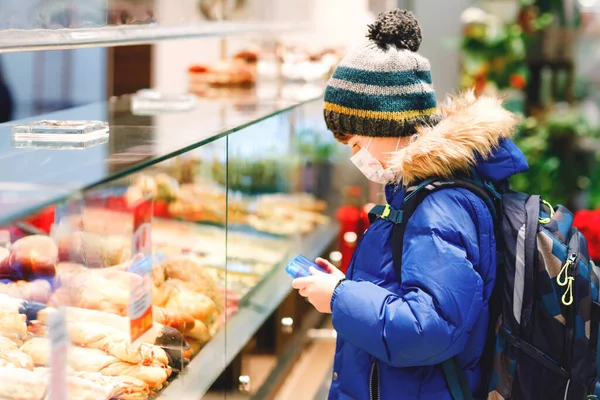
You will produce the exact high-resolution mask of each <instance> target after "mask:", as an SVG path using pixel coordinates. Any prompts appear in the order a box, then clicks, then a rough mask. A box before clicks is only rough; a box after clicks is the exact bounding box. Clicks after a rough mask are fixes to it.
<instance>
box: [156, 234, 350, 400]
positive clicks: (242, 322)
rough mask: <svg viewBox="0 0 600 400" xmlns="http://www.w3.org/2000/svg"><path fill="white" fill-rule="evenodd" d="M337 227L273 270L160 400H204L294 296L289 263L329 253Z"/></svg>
mask: <svg viewBox="0 0 600 400" xmlns="http://www.w3.org/2000/svg"><path fill="white" fill-rule="evenodd" d="M338 231H339V228H338V226H337V225H335V224H329V225H324V226H321V227H319V228H317V229H316V230H315V231H314V232H313V233H312V234H310V235H308V236H306V237H305V238H304V239H303V240H302V242H301V243H299V245H298V246H297V247H295V248H294V249H293V253H294V254H288V255H287V256H286V257H285V258H284V259H283V260H282V261H281V262H279V263H277V264H276V265H274V266H273V268H272V269H271V271H270V272H269V273H268V274H265V276H264V278H263V279H262V280H261V281H260V282H259V283H258V284H257V285H256V287H255V288H253V289H252V290H251V291H250V292H249V293H248V294H247V295H246V296H244V300H243V301H242V302H241V303H240V308H239V311H238V312H237V313H236V314H235V315H233V317H231V318H230V319H229V320H228V321H227V324H226V326H225V329H221V330H220V331H219V332H218V333H217V334H216V335H215V336H214V337H213V338H212V340H211V341H210V342H208V343H207V344H206V345H205V346H204V347H203V348H202V350H201V351H200V353H199V354H198V355H196V357H194V359H192V361H191V362H190V364H189V365H188V366H187V368H186V369H185V370H184V371H183V373H181V374H179V376H178V377H177V379H175V380H174V381H173V382H171V383H170V384H169V386H167V388H166V389H165V390H164V391H163V392H162V393H161V394H160V396H159V398H160V399H167V400H171V399H172V400H187V399H190V400H196V399H199V398H201V397H202V396H203V395H204V394H205V393H206V392H207V391H208V389H209V388H210V387H211V385H212V384H213V383H214V382H215V380H216V379H217V378H218V377H219V375H220V374H221V372H222V371H223V370H225V368H226V367H227V366H228V365H229V363H230V362H231V361H232V360H233V359H234V357H235V356H236V355H237V354H238V353H239V352H240V351H241V350H242V348H243V347H244V346H245V345H246V343H247V342H248V341H249V340H250V339H251V338H252V336H253V335H254V333H255V332H256V331H257V330H258V329H259V328H260V326H261V325H262V324H263V323H264V322H265V320H266V319H267V318H268V317H269V315H271V313H272V312H273V311H274V310H275V309H276V308H277V306H278V305H279V304H280V303H281V302H282V301H283V299H284V298H285V297H286V296H287V295H288V294H289V293H290V292H291V290H292V286H291V278H290V277H289V276H288V275H287V273H286V272H285V265H286V263H287V262H288V261H289V260H290V259H292V258H293V257H294V256H295V255H296V254H298V253H301V254H304V255H306V256H307V257H309V258H316V257H318V256H320V255H322V253H323V252H324V251H326V250H327V248H328V247H329V245H330V244H331V243H332V242H333V241H334V240H335V238H336V237H337V235H338Z"/></svg>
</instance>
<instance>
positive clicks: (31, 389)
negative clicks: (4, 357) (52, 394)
mask: <svg viewBox="0 0 600 400" xmlns="http://www.w3.org/2000/svg"><path fill="white" fill-rule="evenodd" d="M0 382H1V383H2V384H0V399H3V400H43V398H44V395H45V393H46V379H45V377H44V376H42V375H40V374H38V373H36V372H34V371H29V370H26V369H22V368H13V367H3V368H0Z"/></svg>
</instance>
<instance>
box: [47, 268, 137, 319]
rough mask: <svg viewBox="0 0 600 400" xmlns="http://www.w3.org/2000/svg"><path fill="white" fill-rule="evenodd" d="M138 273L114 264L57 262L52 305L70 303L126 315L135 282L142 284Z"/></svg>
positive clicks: (70, 304)
mask: <svg viewBox="0 0 600 400" xmlns="http://www.w3.org/2000/svg"><path fill="white" fill-rule="evenodd" d="M141 279H142V278H141V277H140V276H139V275H136V274H133V273H129V272H126V271H122V270H120V269H115V268H105V269H100V270H93V269H88V268H85V267H84V266H82V265H79V264H72V263H61V264H59V265H58V266H57V282H58V284H59V286H60V288H59V289H58V290H57V291H56V293H55V296H54V299H53V301H52V302H51V304H52V305H56V306H60V305H68V306H75V307H81V308H88V309H92V310H100V311H107V312H111V313H115V314H119V315H122V316H125V315H127V312H128V307H129V302H130V288H131V285H132V284H139V283H140V281H141Z"/></svg>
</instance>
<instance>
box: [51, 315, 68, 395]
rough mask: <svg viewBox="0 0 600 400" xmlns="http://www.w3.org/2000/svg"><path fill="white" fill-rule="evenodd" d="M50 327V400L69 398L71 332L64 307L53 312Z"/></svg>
mask: <svg viewBox="0 0 600 400" xmlns="http://www.w3.org/2000/svg"><path fill="white" fill-rule="evenodd" d="M49 329H50V388H49V395H48V399H49V400H65V399H68V393H67V352H68V347H69V334H68V332H67V318H66V315H65V311H64V309H59V310H57V311H56V312H54V313H52V315H51V316H50V321H49Z"/></svg>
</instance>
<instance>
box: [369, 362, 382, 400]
mask: <svg viewBox="0 0 600 400" xmlns="http://www.w3.org/2000/svg"><path fill="white" fill-rule="evenodd" d="M369 400H380V398H379V363H378V362H377V361H373V364H371V373H370V375H369Z"/></svg>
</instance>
